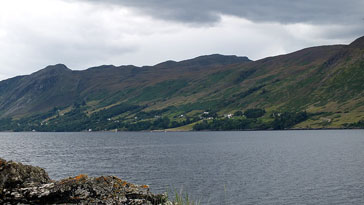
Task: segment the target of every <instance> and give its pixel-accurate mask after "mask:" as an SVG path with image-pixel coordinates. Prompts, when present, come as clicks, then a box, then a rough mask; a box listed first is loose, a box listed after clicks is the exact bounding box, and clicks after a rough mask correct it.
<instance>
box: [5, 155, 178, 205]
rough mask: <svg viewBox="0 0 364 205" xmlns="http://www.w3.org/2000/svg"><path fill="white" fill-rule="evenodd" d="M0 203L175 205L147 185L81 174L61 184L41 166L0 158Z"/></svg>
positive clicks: (61, 181)
mask: <svg viewBox="0 0 364 205" xmlns="http://www.w3.org/2000/svg"><path fill="white" fill-rule="evenodd" d="M0 204H130V205H142V204H148V205H157V204H172V203H171V202H169V201H168V200H167V196H166V195H164V194H153V193H151V192H150V191H149V187H148V186H147V185H135V184H131V183H128V182H126V181H124V180H121V179H119V178H117V177H114V176H106V177H104V176H101V177H88V176H87V175H79V176H76V177H70V178H67V179H62V180H59V181H54V180H52V179H50V178H49V176H48V174H47V173H46V172H45V170H44V169H42V168H40V167H35V166H30V165H23V164H22V163H16V162H13V161H6V160H4V159H1V158H0Z"/></svg>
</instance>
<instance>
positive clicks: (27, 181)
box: [0, 158, 51, 194]
mask: <svg viewBox="0 0 364 205" xmlns="http://www.w3.org/2000/svg"><path fill="white" fill-rule="evenodd" d="M50 181H51V179H50V178H49V176H48V174H47V173H46V172H45V171H44V169H42V168H40V167H34V166H29V165H23V164H22V163H16V162H13V161H9V162H7V161H6V160H4V159H1V158H0V194H2V191H3V190H4V189H7V190H9V189H14V188H24V187H27V186H37V185H40V184H45V183H49V182H50Z"/></svg>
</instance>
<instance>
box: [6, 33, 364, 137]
mask: <svg viewBox="0 0 364 205" xmlns="http://www.w3.org/2000/svg"><path fill="white" fill-rule="evenodd" d="M361 40H363V39H361ZM358 45H362V44H358ZM363 52H364V48H360V47H355V49H353V48H352V47H351V46H350V45H348V46H324V47H315V48H309V49H304V50H301V51H298V52H295V53H293V54H287V55H283V56H279V57H270V58H266V59H262V60H258V61H255V62H253V61H249V60H248V59H246V58H239V57H236V56H235V57H234V56H222V55H211V56H203V57H199V58H195V59H191V60H186V61H182V62H173V63H164V64H161V65H159V66H158V65H156V66H150V67H135V66H121V67H115V66H100V67H97V68H92V69H88V70H85V71H77V72H75V71H72V70H69V69H67V68H66V67H65V66H64V65H55V66H49V67H47V68H45V69H43V70H41V71H39V72H36V73H33V74H31V75H28V76H21V77H16V78H12V79H8V80H4V81H1V82H0V131H32V130H36V131H86V130H92V131H102V130H116V129H117V130H126V131H140V130H191V129H194V130H255V129H259V130H260V129H296V128H297V129H309V128H348V129H349V128H350V129H351V128H363V121H364V116H363V113H364V95H363V94H364V87H363V85H364V84H363V82H364V75H363V72H364V70H363V67H364V57H363ZM55 71H56V72H55ZM232 113H233V114H232ZM178 128H181V129H178Z"/></svg>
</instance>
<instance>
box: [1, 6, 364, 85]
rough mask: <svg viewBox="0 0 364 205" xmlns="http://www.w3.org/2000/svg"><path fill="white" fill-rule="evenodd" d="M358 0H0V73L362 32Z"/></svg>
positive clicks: (287, 47)
mask: <svg viewBox="0 0 364 205" xmlns="http://www.w3.org/2000/svg"><path fill="white" fill-rule="evenodd" d="M363 11H364V0H345V1H343V0H224V1H221V0H0V80H4V79H7V78H11V77H14V76H17V75H27V74H30V73H32V72H35V71H37V70H40V69H42V68H44V67H46V66H47V65H53V64H58V63H63V64H65V65H67V66H68V67H69V68H70V69H72V70H84V69H87V68H88V67H93V66H98V65H105V64H107V65H109V64H113V65H130V64H132V65H137V66H142V65H154V64H157V63H160V62H164V61H167V60H176V61H179V60H184V59H189V58H194V57H197V56H201V55H208V54H214V53H219V54H225V55H238V56H247V57H249V58H250V59H252V60H257V59H261V58H265V57H268V56H275V55H280V54H286V53H289V52H293V51H296V50H299V49H302V48H305V47H311V46H319V45H330V44H349V43H350V42H352V41H353V40H355V39H356V38H358V37H360V36H363V35H364V12H363Z"/></svg>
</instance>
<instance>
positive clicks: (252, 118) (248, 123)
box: [193, 109, 308, 131]
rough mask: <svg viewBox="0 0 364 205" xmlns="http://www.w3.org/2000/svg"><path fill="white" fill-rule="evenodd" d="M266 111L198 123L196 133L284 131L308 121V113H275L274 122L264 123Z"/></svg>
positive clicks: (237, 113)
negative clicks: (211, 131) (262, 118)
mask: <svg viewBox="0 0 364 205" xmlns="http://www.w3.org/2000/svg"><path fill="white" fill-rule="evenodd" d="M264 113H265V111H264V112H263V110H261V109H251V110H249V111H247V112H244V115H245V118H232V119H228V118H223V119H213V120H210V121H208V120H203V121H202V122H201V123H197V124H195V125H194V126H193V129H194V130H196V131H200V130H214V131H222V130H266V129H275V130H283V129H287V128H291V127H293V126H294V125H296V124H298V123H300V122H303V121H305V120H307V119H308V115H307V113H306V112H284V113H274V114H273V115H272V117H273V118H274V120H273V121H268V122H264V121H262V120H261V119H258V118H260V117H261V116H263V115H264ZM234 115H235V116H242V115H243V113H242V112H241V111H237V112H236V113H234Z"/></svg>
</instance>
